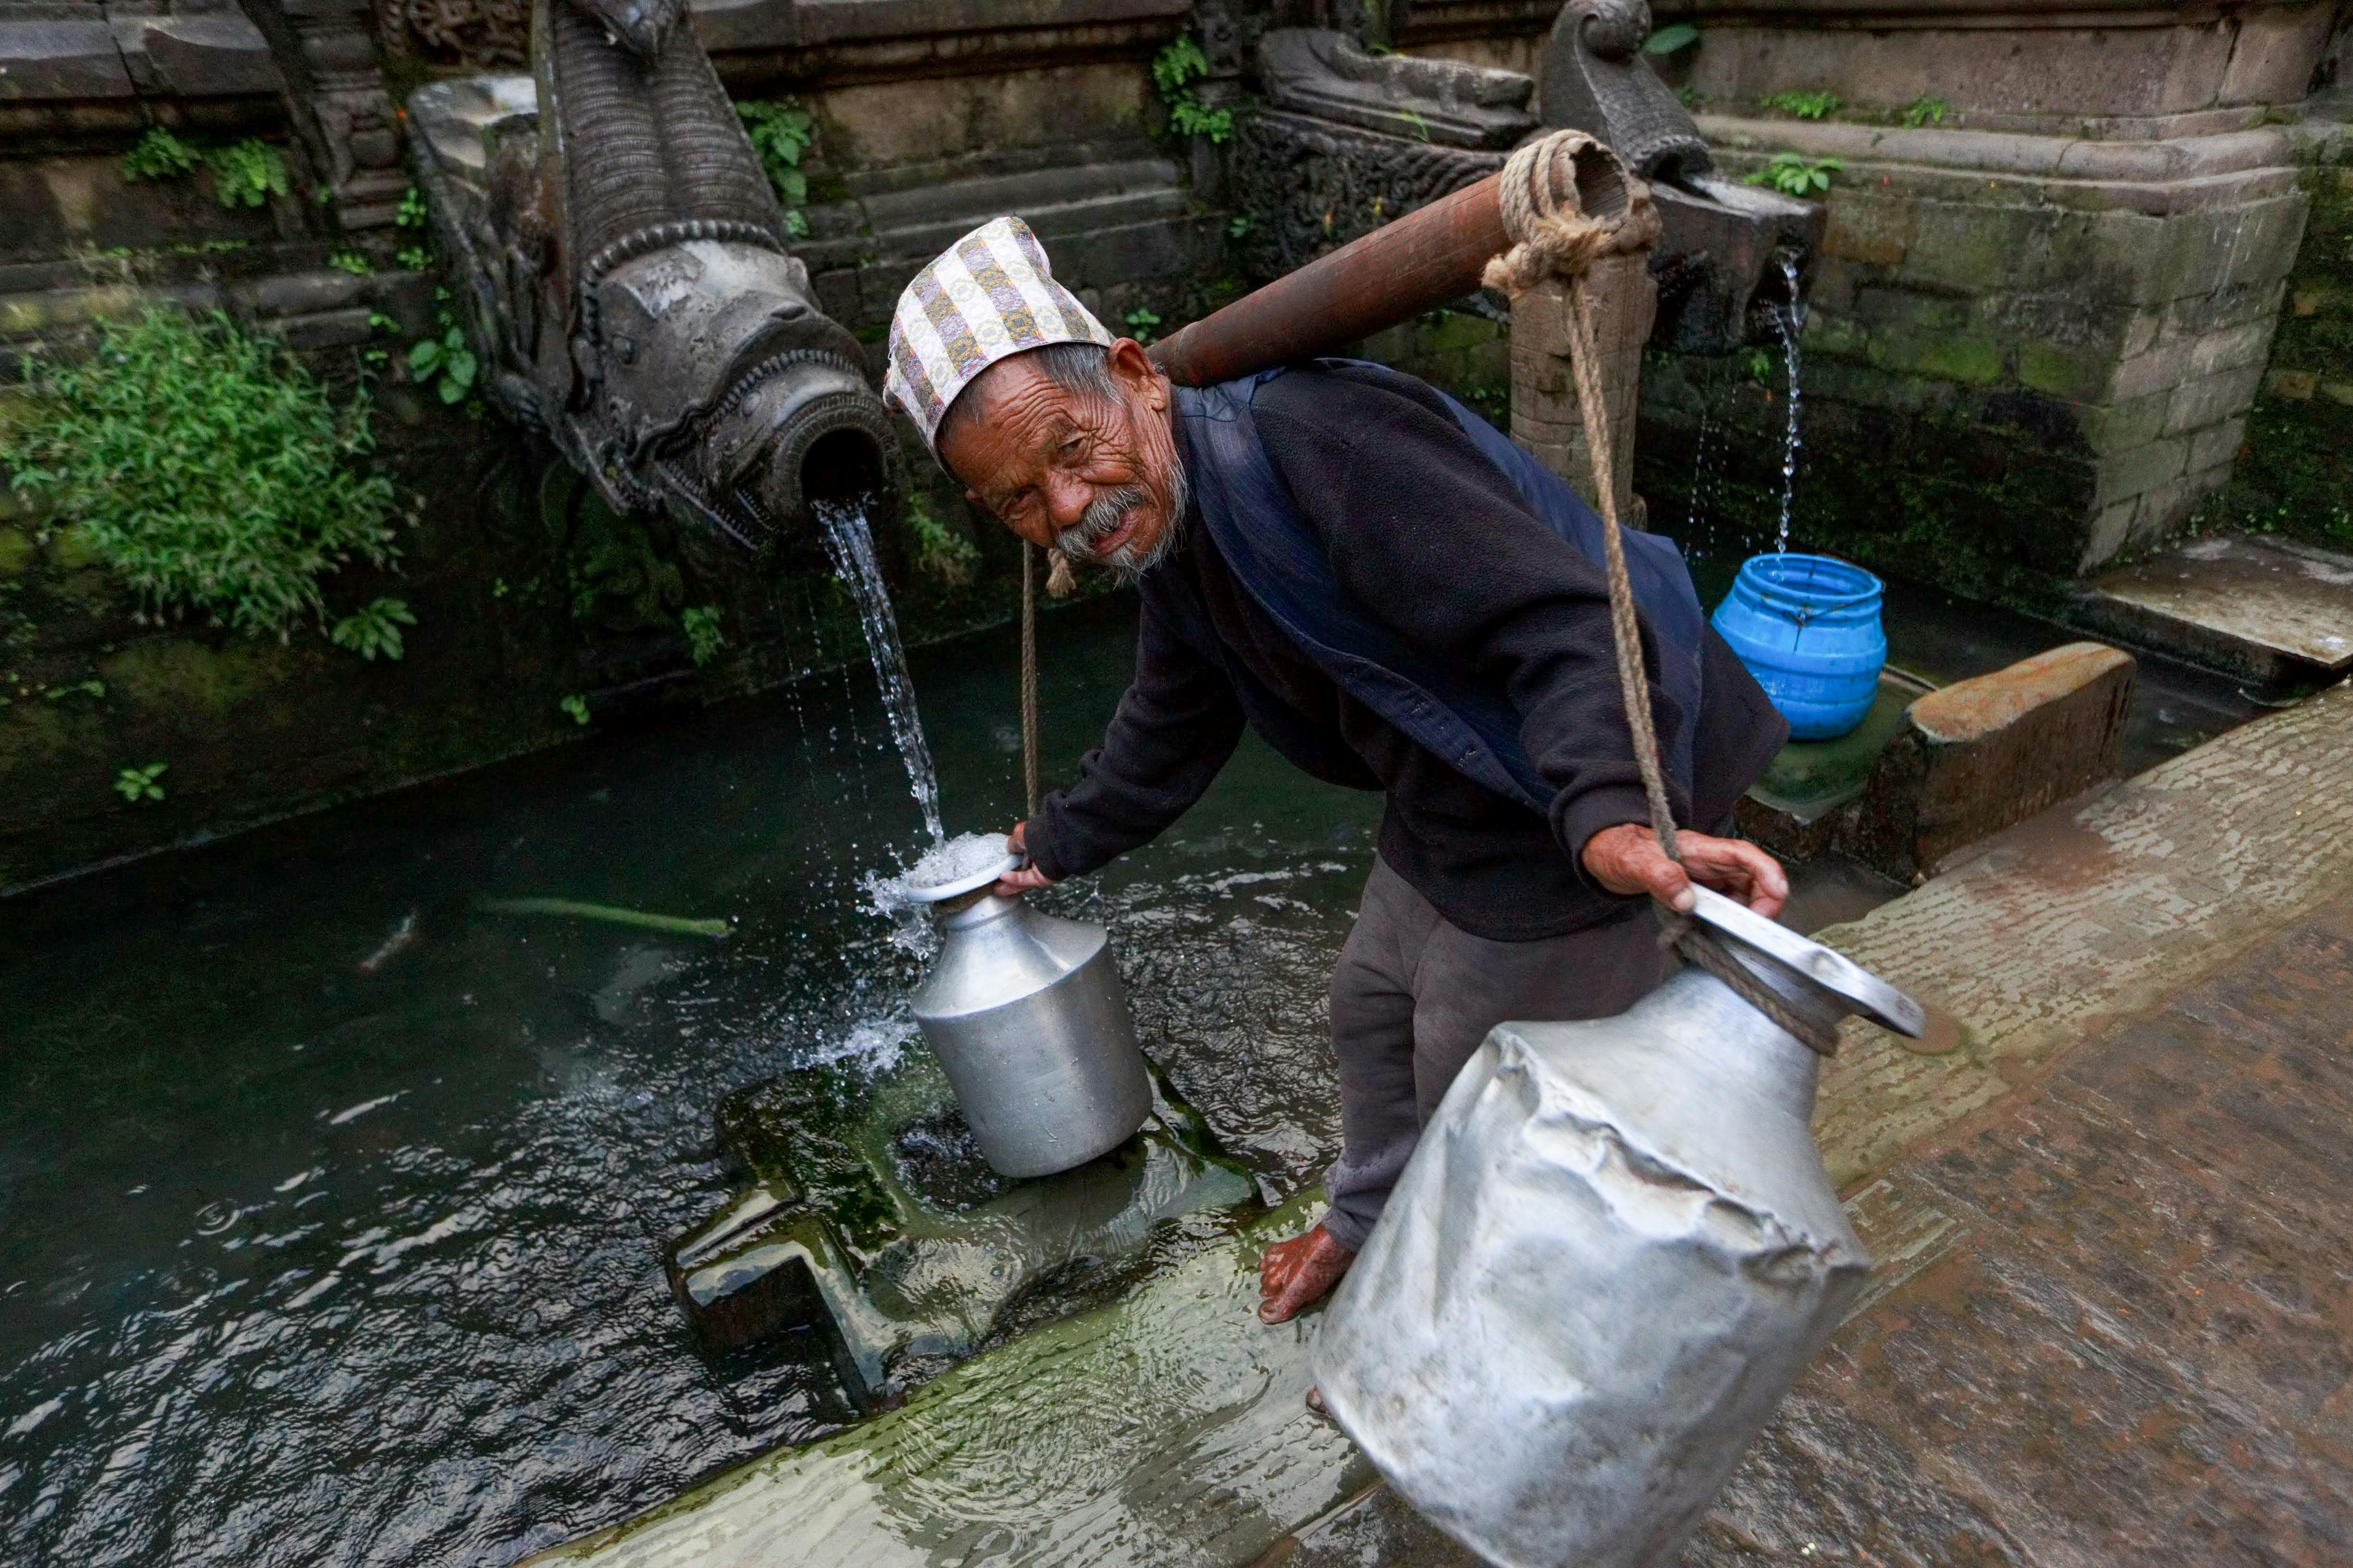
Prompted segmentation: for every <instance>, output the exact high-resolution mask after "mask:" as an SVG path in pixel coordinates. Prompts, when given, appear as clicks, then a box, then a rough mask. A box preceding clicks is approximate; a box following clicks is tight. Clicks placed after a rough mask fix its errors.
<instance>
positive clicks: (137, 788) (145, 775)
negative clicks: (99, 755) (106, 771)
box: [114, 763, 171, 805]
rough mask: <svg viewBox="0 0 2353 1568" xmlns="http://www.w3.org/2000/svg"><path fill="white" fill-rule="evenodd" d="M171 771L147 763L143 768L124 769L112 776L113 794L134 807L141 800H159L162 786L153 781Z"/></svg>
mask: <svg viewBox="0 0 2353 1568" xmlns="http://www.w3.org/2000/svg"><path fill="white" fill-rule="evenodd" d="M170 771H171V770H170V769H168V768H167V767H165V766H164V764H163V763H148V764H147V765H146V766H145V767H143V768H124V769H123V770H122V771H121V772H120V773H116V774H115V775H114V793H115V794H117V795H121V797H122V798H123V799H125V800H127V801H129V802H130V803H131V804H132V805H138V804H139V803H140V802H141V801H142V800H161V799H163V798H164V786H163V785H162V784H157V783H156V782H155V781H156V780H158V779H160V778H162V777H163V776H164V774H165V773H168V772H170Z"/></svg>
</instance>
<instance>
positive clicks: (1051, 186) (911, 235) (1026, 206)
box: [866, 159, 1185, 261]
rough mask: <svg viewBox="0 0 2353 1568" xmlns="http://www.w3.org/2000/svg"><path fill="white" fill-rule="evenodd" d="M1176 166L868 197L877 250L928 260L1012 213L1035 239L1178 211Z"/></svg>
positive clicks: (1042, 174) (1126, 167) (1004, 179)
mask: <svg viewBox="0 0 2353 1568" xmlns="http://www.w3.org/2000/svg"><path fill="white" fill-rule="evenodd" d="M866 211H867V216H868V219H869V221H870V222H871V224H872V225H873V228H874V241H875V249H876V252H877V254H879V255H881V256H912V257H919V258H922V259H923V260H926V261H928V260H930V259H931V258H933V257H934V256H935V255H937V254H938V253H939V252H940V251H942V250H943V249H944V248H946V247H948V246H950V245H952V244H954V243H955V241H956V240H957V239H958V238H960V237H963V236H964V235H965V233H966V232H968V231H969V230H971V229H972V228H974V227H976V226H978V225H980V224H983V223H986V222H987V221H988V220H989V219H990V218H992V217H995V216H998V215H999V214H1001V213H1016V214H1018V215H1019V216H1021V217H1022V218H1023V219H1024V220H1025V221H1026V222H1028V224H1029V226H1030V227H1031V228H1032V229H1033V230H1035V231H1036V232H1037V235H1038V237H1039V238H1040V239H1052V238H1055V237H1060V236H1062V235H1070V234H1092V233H1096V232H1099V231H1101V230H1103V229H1108V228H1116V227H1119V226H1123V225H1125V224H1133V223H1143V222H1145V221H1147V220H1149V219H1152V218H1157V217H1175V216H1180V215H1181V214H1182V213H1183V212H1184V211H1185V193H1184V192H1183V191H1182V190H1181V189H1179V188H1178V187H1177V184H1176V167H1175V165H1173V164H1170V163H1165V162H1162V161H1160V160H1157V159H1154V160H1139V161H1137V162H1135V163H1115V164H1111V165H1108V166H1103V167H1098V168H1092V169H1082V170H1074V171H1057V170H1040V171H1039V172H1037V173H1035V174H1005V175H999V176H997V177H996V178H993V179H986V180H967V181H963V182H960V183H959V184H953V185H940V186H935V187H934V188H932V189H930V190H924V191H909V192H906V193H904V194H902V195H889V196H875V197H870V198H869V199H868V201H867V203H866Z"/></svg>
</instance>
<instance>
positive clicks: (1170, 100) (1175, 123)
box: [1152, 33, 1234, 142]
mask: <svg viewBox="0 0 2353 1568" xmlns="http://www.w3.org/2000/svg"><path fill="white" fill-rule="evenodd" d="M1208 74H1209V57H1208V56H1207V55H1205V54H1203V53H1202V52H1201V46H1200V45H1199V44H1198V43H1196V42H1195V41H1194V38H1193V35H1192V34H1190V33H1187V34H1184V35H1182V36H1181V37H1178V38H1177V39H1176V41H1175V42H1173V43H1171V44H1170V45H1169V46H1168V47H1166V48H1165V49H1162V50H1161V51H1160V52H1159V53H1158V54H1156V55H1155V56H1153V57H1152V85H1153V86H1155V87H1156V88H1158V89H1160V101H1161V102H1162V103H1164V104H1166V105H1167V107H1168V129H1169V130H1170V131H1172V132H1176V134H1177V135H1179V136H1206V137H1208V139H1209V140H1210V141H1212V142H1224V141H1225V140H1226V139H1227V138H1228V137H1229V136H1231V135H1232V134H1233V133H1234V111H1233V110H1230V109H1212V108H1210V107H1209V106H1208V104H1206V103H1203V102H1202V101H1201V100H1200V98H1199V97H1198V95H1197V94H1196V93H1195V92H1194V91H1193V83H1195V82H1197V81H1198V80H1200V79H1202V78H1203V77H1206V76H1208Z"/></svg>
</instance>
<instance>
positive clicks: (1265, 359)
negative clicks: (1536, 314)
mask: <svg viewBox="0 0 2353 1568" xmlns="http://www.w3.org/2000/svg"><path fill="white" fill-rule="evenodd" d="M1502 179H1503V176H1502V175H1501V174H1490V175H1488V176H1487V177H1486V178H1485V179H1483V180H1482V181H1480V182H1479V183H1478V184H1475V185H1465V186H1464V187H1463V188H1462V189H1461V190H1459V191H1457V192H1455V193H1454V194H1453V195H1451V196H1446V197H1443V198H1441V199H1440V200H1438V201H1434V202H1432V203H1430V205H1428V206H1425V207H1417V208H1416V209H1414V210H1413V211H1412V212H1409V213H1408V214H1406V215H1405V216H1403V217H1401V218H1398V219H1396V220H1394V221H1393V222H1390V223H1388V224H1384V225H1383V226H1380V227H1379V228H1377V229H1375V230H1373V232H1372V233H1370V234H1368V235H1366V236H1365V237H1363V238H1362V239H1357V240H1353V241H1351V242H1350V243H1348V244H1346V245H1344V246H1342V247H1340V248H1339V249H1337V250H1335V251H1332V252H1331V253H1329V254H1328V255H1324V256H1320V257H1318V258H1315V259H1314V261H1311V262H1309V263H1308V264H1307V265H1306V266H1304V267H1303V268H1300V269H1299V270H1298V271H1296V272H1292V273H1287V274H1285V275H1284V276H1282V277H1281V278H1278V279H1275V280H1274V281H1273V282H1271V283H1270V284H1268V285H1267V286H1266V287H1265V288H1263V289H1259V290H1257V291H1256V292H1255V293H1251V294H1248V295H1245V296H1244V297H1242V298H1241V299H1240V300H1235V301H1234V302H1233V303H1232V304H1230V305H1228V306H1227V307H1226V308H1225V309H1224V310H1219V311H1218V312H1217V313H1216V314H1214V315H1210V316H1205V317H1203V318H1202V319H1201V320H1200V321H1195V322H1194V323H1193V324H1192V325H1190V326H1188V327H1187V328H1185V329H1184V330H1183V331H1179V332H1178V333H1176V336H1174V337H1171V338H1164V339H1162V340H1161V341H1160V342H1157V343H1155V344H1154V345H1153V347H1152V350H1151V353H1152V360H1153V363H1155V364H1157V365H1158V366H1159V367H1160V369H1161V371H1162V373H1163V374H1166V376H1167V377H1168V379H1169V380H1171V381H1174V382H1176V383H1177V384H1179V385H1183V386H1208V385H1211V384H1215V383H1217V382H1220V381H1231V380H1233V379H1234V378H1235V377H1237V376H1243V375H1250V374H1254V373H1256V372H1258V371H1261V370H1268V369H1271V368H1272V367H1273V366H1275V365H1279V364H1289V363H1293V361H1296V360H1303V359H1313V358H1314V356H1315V355H1317V354H1322V353H1333V352H1335V350H1338V349H1341V348H1344V347H1345V346H1346V345H1348V344H1350V343H1353V342H1356V341H1357V340H1358V339H1360V338H1366V337H1370V336H1371V335H1372V334H1373V333H1375V332H1377V331H1382V330H1383V329H1384V328H1388V327H1393V326H1396V325H1397V324H1398V322H1399V321H1411V320H1413V319H1414V318H1415V317H1416V316H1419V315H1420V314H1422V313H1423V312H1424V311H1427V310H1436V309H1437V308H1438V307H1439V306H1440V305H1443V304H1445V303H1447V302H1448V301H1449V300H1460V299H1461V298H1462V296H1464V295H1465V294H1472V293H1476V292H1477V291H1478V289H1479V276H1480V274H1481V273H1482V271H1484V270H1485V268H1486V266H1487V263H1488V262H1489V261H1491V260H1493V258H1495V257H1496V256H1498V255H1500V254H1502V253H1503V252H1504V251H1505V250H1507V249H1509V248H1510V247H1511V244H1512V241H1511V237H1509V236H1508V235H1506V234H1505V233H1504V211H1503V202H1502V199H1501V194H1500V186H1501V183H1502Z"/></svg>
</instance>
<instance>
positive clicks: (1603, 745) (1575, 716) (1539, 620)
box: [1256, 373, 1690, 880]
mask: <svg viewBox="0 0 2353 1568" xmlns="http://www.w3.org/2000/svg"><path fill="white" fill-rule="evenodd" d="M1256 408H1257V412H1258V413H1259V419H1260V428H1261V431H1262V432H1263V433H1264V434H1265V437H1266V440H1267V447H1268V452H1269V455H1270V457H1271V458H1272V460H1273V461H1274V463H1275V466H1276V468H1278V470H1279V471H1280V472H1281V473H1282V477H1283V479H1284V481H1285V482H1286V483H1287V484H1288V485H1289V486H1290V488H1291V491H1292V495H1293V499H1294V500H1296V501H1297V503H1298V505H1299V508H1300V510H1301V511H1302V513H1303V515H1305V516H1306V517H1307V519H1308V520H1309V521H1310V522H1312V523H1313V524H1314V526H1315V527H1316V529H1317V530H1318V531H1319V532H1320V533H1321V534H1322V535H1323V538H1324V544H1325V547H1326V549H1327V550H1328V551H1329V552H1330V559H1331V563H1332V567H1333V571H1334V573H1335V575H1336V577H1337V578H1338V581H1339V583H1340V585H1341V587H1342V589H1343V590H1344V591H1345V592H1346V593H1347V594H1348V595H1351V596H1352V597H1353V598H1354V599H1355V600H1356V603H1357V604H1358V605H1361V606H1363V607H1364V608H1365V609H1366V611H1367V613H1369V614H1371V615H1372V616H1375V617H1376V618H1377V619H1378V620H1380V621H1381V622H1383V623H1384V624H1385V625H1387V626H1388V627H1389V628H1390V629H1391V630H1393V631H1395V632H1396V633H1398V635H1399V636H1401V637H1404V638H1406V639H1407V640H1408V641H1409V642H1410V643H1412V644H1413V645H1414V646H1415V647H1419V648H1420V649H1422V650H1424V652H1425V653H1426V654H1428V655H1429V656H1430V657H1431V658H1435V659H1439V660H1442V661H1445V662H1447V663H1448V664H1451V665H1452V666H1454V667H1455V668H1462V669H1467V670H1469V671H1472V672H1473V673H1476V674H1478V675H1481V676H1483V677H1485V678H1486V679H1490V680H1493V681H1494V682H1495V683H1496V684H1498V685H1499V686H1501V687H1502V688H1503V689H1504V691H1505V692H1506V693H1507V694H1508V696H1509V698H1510V700H1511V703H1512V705H1513V707H1514V709H1515V710H1517V712H1518V713H1519V715H1520V743H1521V746H1522V749H1523V750H1524V751H1525V752H1526V754H1527V757H1528V760H1529V762H1530V763H1533V764H1534V765H1535V768H1536V769H1537V771H1538V772H1539V773H1541V774H1542V775H1543V777H1544V779H1545V780H1546V783H1547V784H1550V785H1551V786H1552V787H1553V789H1554V791H1555V794H1554V795H1553V800H1552V804H1551V807H1550V809H1549V811H1548V812H1547V814H1546V815H1547V816H1548V818H1549V820H1550V822H1551V826H1552V830H1553V835H1554V837H1555V838H1556V840H1557V841H1558V842H1559V844H1560V847H1561V848H1562V849H1563V850H1564V851H1566V852H1567V855H1568V857H1569V858H1570V860H1571V862H1572V863H1573V864H1574V865H1575V866H1576V868H1577V875H1578V877H1579V878H1585V876H1586V873H1585V868H1584V863H1583V858H1582V852H1583V850H1584V847H1585V841H1586V840H1587V839H1588V838H1589V837H1592V836H1593V835H1594V834H1595V833H1597V832H1599V830H1601V829H1602V828H1604V827H1608V826H1613V825H1615V824H1618V823H1622V822H1634V823H1641V822H1648V821H1649V820H1650V812H1649V808H1648V806H1647V805H1646V803H1645V801H1644V797H1643V794H1642V784H1641V772H1640V770H1639V769H1638V768H1637V767H1636V766H1635V763H1634V752H1633V741H1632V738H1631V735H1630V731H1629V729H1628V726H1627V723H1626V719H1625V714H1624V710H1623V708H1622V705H1621V699H1620V694H1619V686H1618V671H1617V659H1616V655H1615V652H1614V650H1613V648H1612V646H1611V642H1610V633H1609V586H1608V583H1607V580H1606V579H1605V577H1604V576H1603V574H1602V569H1601V567H1600V565H1599V563H1595V562H1591V561H1588V560H1587V559H1586V558H1585V556H1584V555H1583V554H1582V553H1581V552H1578V551H1577V549H1576V548H1575V547H1574V546H1572V545H1570V544H1568V543H1567V542H1565V541H1563V540H1562V539H1561V538H1560V537H1559V536H1558V535H1557V534H1555V533H1554V532H1553V531H1551V530H1550V529H1549V528H1547V527H1546V526H1545V524H1544V523H1543V522H1542V521H1539V520H1538V519H1537V518H1536V516H1535V514H1534V513H1533V512H1532V511H1530V510H1528V508H1527V507H1526V505H1525V503H1524V502H1522V501H1521V500H1520V497H1519V492H1518V491H1517V490H1515V489H1513V487H1512V484H1511V481H1510V480H1508V479H1505V478H1504V475H1503V474H1502V473H1501V472H1500V471H1499V470H1498V469H1497V468H1495V467H1494V465H1493V464H1492V463H1490V462H1488V461H1487V459H1486V457H1485V456H1484V454H1482V452H1481V451H1480V450H1479V448H1478V447H1476V446H1474V445H1473V444H1472V441H1471V438H1470V437H1468V436H1466V435H1465V434H1463V432H1462V429H1461V426H1459V425H1457V424H1456V423H1455V422H1454V420H1453V417H1452V416H1451V415H1450V414H1449V413H1447V412H1446V410H1445V409H1444V407H1443V406H1442V405H1435V404H1434V402H1433V404H1424V403H1422V402H1421V401H1419V399H1418V398H1414V397H1409V396H1407V395H1402V394H1400V393H1398V392H1394V391H1390V390H1388V389H1386V388H1382V387H1377V386H1371V385H1367V384H1364V383H1362V382H1356V381H1353V380H1350V379H1348V378H1346V377H1344V376H1340V375H1335V374H1313V373H1309V374H1291V375H1285V376H1283V377H1282V378H1280V379H1278V380H1276V381H1274V382H1271V383H1270V384H1268V385H1267V386H1266V388H1265V389H1264V390H1263V391H1262V392H1261V395H1260V397H1259V399H1258V403H1257V405H1256ZM1643 659H1644V665H1645V668H1646V669H1652V670H1654V669H1656V668H1657V663H1658V655H1657V650H1656V648H1655V647H1654V646H1653V645H1652V643H1651V634H1650V631H1649V628H1648V626H1645V627H1644V630H1643ZM1651 712H1652V714H1653V715H1654V718H1655V722H1656V723H1657V725H1658V729H1659V731H1660V733H1662V734H1672V733H1673V732H1674V726H1675V723H1676V721H1677V717H1678V716H1677V713H1676V710H1675V705H1674V702H1673V701H1672V699H1670V698H1668V697H1667V696H1666V694H1665V693H1664V692H1663V691H1662V690H1661V689H1659V688H1658V687H1657V685H1656V684H1655V683H1652V685H1651ZM1669 790H1670V795H1671V798H1672V805H1673V808H1674V812H1675V816H1676V820H1678V821H1687V820H1689V812H1690V803H1689V802H1688V801H1687V800H1686V799H1684V798H1683V794H1682V792H1681V791H1680V790H1678V789H1676V788H1675V787H1674V785H1673V784H1672V782H1671V783H1670V785H1669ZM1588 880H1589V879H1588Z"/></svg>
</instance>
